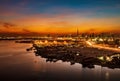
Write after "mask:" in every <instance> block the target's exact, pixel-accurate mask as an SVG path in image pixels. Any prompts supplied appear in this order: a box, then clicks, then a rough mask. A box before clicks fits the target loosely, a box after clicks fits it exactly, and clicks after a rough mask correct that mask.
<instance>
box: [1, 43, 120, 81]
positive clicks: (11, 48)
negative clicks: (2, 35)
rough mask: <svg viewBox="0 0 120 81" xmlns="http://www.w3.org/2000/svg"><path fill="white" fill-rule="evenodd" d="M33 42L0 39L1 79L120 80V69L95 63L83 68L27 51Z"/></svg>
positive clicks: (26, 80)
mask: <svg viewBox="0 0 120 81" xmlns="http://www.w3.org/2000/svg"><path fill="white" fill-rule="evenodd" d="M31 46H32V45H31V44H21V43H15V42H14V41H0V81H120V69H110V68H107V67H101V66H97V65H95V68H94V69H89V68H82V65H81V64H77V63H76V64H74V65H70V63H69V62H62V61H58V62H56V63H53V62H52V63H50V62H47V63H46V59H44V58H41V57H40V56H35V54H34V52H33V51H31V52H27V51H26V48H29V47H31Z"/></svg>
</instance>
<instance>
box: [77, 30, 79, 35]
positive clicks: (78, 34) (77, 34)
mask: <svg viewBox="0 0 120 81" xmlns="http://www.w3.org/2000/svg"><path fill="white" fill-rule="evenodd" d="M78 36H79V30H78V28H77V37H78Z"/></svg>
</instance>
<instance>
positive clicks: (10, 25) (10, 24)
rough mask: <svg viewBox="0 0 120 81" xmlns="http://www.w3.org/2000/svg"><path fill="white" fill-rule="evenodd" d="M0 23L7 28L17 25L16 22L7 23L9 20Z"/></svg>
mask: <svg viewBox="0 0 120 81" xmlns="http://www.w3.org/2000/svg"><path fill="white" fill-rule="evenodd" d="M0 25H2V26H3V27H5V28H11V27H16V26H17V25H15V24H12V23H7V22H0Z"/></svg>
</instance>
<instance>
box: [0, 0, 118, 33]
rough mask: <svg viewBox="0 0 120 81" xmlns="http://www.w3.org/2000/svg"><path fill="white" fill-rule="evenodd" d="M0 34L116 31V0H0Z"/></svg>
mask: <svg viewBox="0 0 120 81" xmlns="http://www.w3.org/2000/svg"><path fill="white" fill-rule="evenodd" d="M0 5H1V6H0V11H1V12H0V34H2V35H8V34H19V35H21V34H23V35H25V34H26V35H27V34H56V33H57V34H61V33H67V34H68V33H75V32H76V29H77V28H78V29H79V32H81V33H84V32H87V33H90V32H93V33H99V32H113V33H114V32H115V33H116V32H118V33H119V31H120V23H119V21H120V1H119V0H97V1H96V0H84V1H83V0H59V1H58V0H44V1H43V0H36V1H34V0H11V1H9V0H1V1H0Z"/></svg>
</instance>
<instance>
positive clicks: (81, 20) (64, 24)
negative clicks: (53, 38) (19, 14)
mask: <svg viewBox="0 0 120 81" xmlns="http://www.w3.org/2000/svg"><path fill="white" fill-rule="evenodd" d="M70 18H71V17H66V16H65V17H62V18H60V16H55V17H53V18H47V17H40V18H39V17H38V16H31V17H25V18H21V19H17V20H14V19H13V20H11V23H15V24H16V25H15V26H8V27H4V26H3V25H0V30H1V31H0V32H19V33H28V32H29V33H31V32H36V33H74V32H76V29H77V28H78V29H79V32H88V33H89V32H110V31H111V32H116V31H117V32H118V31H119V30H120V23H119V20H120V17H118V18H85V17H81V16H80V17H79V16H75V17H73V19H70Z"/></svg>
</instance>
